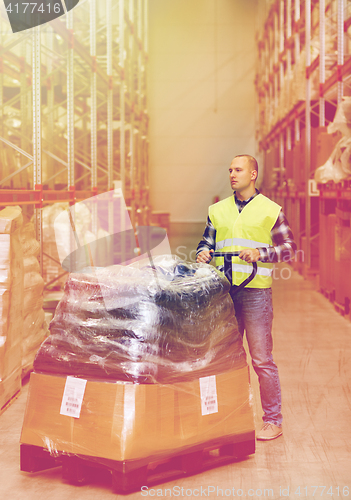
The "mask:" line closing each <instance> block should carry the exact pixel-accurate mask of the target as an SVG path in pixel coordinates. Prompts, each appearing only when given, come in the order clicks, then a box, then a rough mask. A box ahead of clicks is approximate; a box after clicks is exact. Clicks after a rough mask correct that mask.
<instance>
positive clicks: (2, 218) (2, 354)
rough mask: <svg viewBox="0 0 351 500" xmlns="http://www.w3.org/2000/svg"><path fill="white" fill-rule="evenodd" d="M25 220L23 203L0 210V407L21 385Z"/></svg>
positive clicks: (3, 405)
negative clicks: (22, 244) (22, 234)
mask: <svg viewBox="0 0 351 500" xmlns="http://www.w3.org/2000/svg"><path fill="white" fill-rule="evenodd" d="M22 222H23V217H22V210H21V208H20V207H7V208H5V209H4V210H1V211H0V411H1V410H2V408H4V407H5V406H6V404H7V403H8V402H9V401H10V400H11V399H12V397H13V396H14V394H16V392H18V391H19V390H20V388H21V341H22V329H23V253H22V246H21V242H20V230H21V226H22Z"/></svg>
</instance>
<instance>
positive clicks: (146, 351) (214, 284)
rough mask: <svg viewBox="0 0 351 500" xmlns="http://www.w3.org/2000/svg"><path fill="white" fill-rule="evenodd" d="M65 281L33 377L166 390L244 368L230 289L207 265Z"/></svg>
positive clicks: (94, 272) (139, 268)
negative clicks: (164, 386)
mask: <svg viewBox="0 0 351 500" xmlns="http://www.w3.org/2000/svg"><path fill="white" fill-rule="evenodd" d="M89 271H90V272H89V273H88V272H87V273H85V274H84V273H80V274H71V275H70V277H69V279H68V280H67V283H66V286H65V290H64V296H63V298H62V300H61V301H60V303H59V304H58V307H57V309H56V313H55V316H54V319H53V320H52V321H51V324H50V333H51V334H50V336H49V337H48V339H46V340H45V342H44V343H43V344H42V346H41V348H40V350H39V352H38V354H37V357H36V359H35V362H34V369H35V370H36V371H39V372H47V373H60V374H63V375H76V376H79V377H84V378H93V379H108V380H122V381H131V382H135V383H142V384H144V383H147V384H150V383H162V384H169V383H173V382H178V381H186V380H192V379H195V378H199V377H203V376H208V375H212V374H217V373H221V372H224V371H227V370H230V369H233V368H238V369H239V368H241V367H243V366H245V365H246V355H245V351H244V349H243V345H242V339H241V336H240V334H239V332H238V328H237V323H236V319H235V315H234V307H233V303H232V300H231V298H230V296H229V293H228V292H229V289H230V285H229V282H228V281H227V279H226V278H225V277H224V275H223V274H222V273H221V272H219V271H218V270H217V269H215V268H214V267H212V266H209V265H207V264H192V263H187V262H182V261H180V260H179V259H178V258H176V257H170V256H164V257H163V256H161V257H157V258H155V259H154V261H153V262H152V265H150V262H149V261H146V262H145V261H143V262H142V263H140V262H139V263H137V264H135V265H132V266H125V267H123V266H112V267H109V268H105V269H90V270H89Z"/></svg>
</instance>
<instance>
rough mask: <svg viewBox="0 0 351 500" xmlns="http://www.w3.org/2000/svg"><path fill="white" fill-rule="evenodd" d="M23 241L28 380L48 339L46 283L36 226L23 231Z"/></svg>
mask: <svg viewBox="0 0 351 500" xmlns="http://www.w3.org/2000/svg"><path fill="white" fill-rule="evenodd" d="M20 238H21V243H22V249H23V263H24V269H23V271H24V280H23V282H24V292H23V334H22V376H24V375H26V373H28V372H29V371H30V370H31V369H32V366H33V361H34V357H35V355H36V352H37V350H38V348H39V346H40V344H41V343H42V341H43V340H44V339H45V337H46V336H47V325H46V321H45V313H44V310H43V289H44V280H43V278H42V277H41V274H40V267H39V262H38V259H37V256H38V255H39V249H40V245H39V242H38V241H37V240H36V238H35V231H34V225H33V223H31V222H28V223H27V224H25V225H24V226H23V227H22V229H21V235H20Z"/></svg>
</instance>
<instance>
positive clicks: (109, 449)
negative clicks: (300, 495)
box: [20, 252, 257, 493]
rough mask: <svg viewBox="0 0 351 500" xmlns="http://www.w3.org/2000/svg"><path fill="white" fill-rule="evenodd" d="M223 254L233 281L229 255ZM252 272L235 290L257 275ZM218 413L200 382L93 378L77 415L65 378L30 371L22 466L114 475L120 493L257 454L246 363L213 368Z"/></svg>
mask: <svg viewBox="0 0 351 500" xmlns="http://www.w3.org/2000/svg"><path fill="white" fill-rule="evenodd" d="M239 253H240V252H231V253H223V252H215V253H214V255H213V256H214V257H224V273H225V276H226V277H227V278H228V279H229V280H230V283H231V273H232V257H233V256H238V255H239ZM252 266H253V270H252V273H251V275H250V276H249V277H248V278H247V279H246V280H245V281H244V282H243V283H241V284H240V285H239V286H238V287H236V289H235V292H234V293H237V292H238V291H239V290H241V289H242V288H243V287H244V286H246V285H247V284H248V283H249V282H250V281H251V280H252V279H253V278H254V277H255V275H256V273H257V264H256V263H253V264H252ZM213 375H214V377H215V379H216V387H217V394H216V397H218V411H217V412H215V413H212V414H207V415H203V414H201V411H200V408H201V397H200V390H199V380H193V381H188V382H180V383H175V384H169V385H158V384H133V383H131V382H121V381H115V382H111V381H99V380H88V381H87V384H86V390H85V394H84V400H83V403H82V409H81V415H80V418H74V417H68V416H65V415H61V414H60V404H61V401H62V395H63V392H64V388H65V382H66V377H65V376H63V375H62V376H59V375H57V374H55V375H51V374H43V373H36V372H34V373H32V374H31V379H30V387H29V395H28V401H27V407H26V412H25V417H24V424H23V429H22V435H21V445H20V469H21V471H26V472H38V471H42V470H46V469H50V468H53V467H58V466H62V476H63V479H64V480H65V481H67V482H69V483H71V484H75V485H82V484H86V483H87V482H88V481H89V479H91V478H92V477H94V473H96V471H99V470H100V471H101V470H103V471H107V472H108V473H110V474H111V475H112V485H113V488H114V490H115V491H116V492H120V493H129V492H130V491H136V490H140V488H141V487H142V486H146V485H149V484H155V483H156V484H157V483H162V482H164V481H166V480H169V479H170V478H174V477H179V476H184V475H191V474H195V473H198V472H201V471H203V470H206V469H208V468H212V467H216V466H219V465H222V464H223V463H228V462H230V461H233V460H241V459H243V458H245V457H247V456H248V455H251V454H253V453H254V452H255V430H254V422H253V411H252V406H251V403H250V387H249V374H248V366H247V365H246V366H245V367H243V368H240V369H236V370H232V371H230V372H225V373H220V374H213Z"/></svg>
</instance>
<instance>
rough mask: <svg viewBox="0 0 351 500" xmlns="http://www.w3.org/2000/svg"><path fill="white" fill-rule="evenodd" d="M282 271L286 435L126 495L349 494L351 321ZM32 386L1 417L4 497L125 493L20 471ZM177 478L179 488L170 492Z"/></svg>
mask: <svg viewBox="0 0 351 500" xmlns="http://www.w3.org/2000/svg"><path fill="white" fill-rule="evenodd" d="M175 243H176V242H174V241H173V242H172V250H173V251H174V249H175V248H176V247H175ZM188 243H189V244H190V243H191V242H190V241H189V242H188V241H187V244H188ZM192 243H193V246H192V248H194V246H195V247H196V242H195V241H193V242H192ZM189 248H190V247H189ZM290 274H291V276H290ZM289 276H290V277H289ZM276 277H279V279H276V280H275V281H274V287H273V290H274V311H275V320H274V359H275V361H276V363H277V365H278V367H279V371H280V379H281V385H282V393H283V414H284V423H283V429H284V434H283V436H282V437H279V438H278V439H276V440H274V441H270V442H257V447H256V453H255V454H254V455H251V456H250V457H248V458H247V459H245V460H243V461H240V462H234V463H231V464H229V465H225V466H222V467H219V468H216V469H212V470H207V471H205V472H203V473H201V474H198V475H195V476H191V477H187V478H181V479H175V480H172V481H169V482H167V483H165V484H162V485H158V486H152V487H151V488H152V490H151V489H150V490H148V491H147V492H146V491H144V492H143V495H142V493H141V492H137V493H133V494H130V495H127V496H126V498H131V499H139V498H141V497H142V496H152V494H154V496H157V497H162V496H164V497H165V496H168V497H170V494H171V493H172V496H176V494H177V492H178V494H179V496H180V497H182V496H183V497H188V498H195V497H196V496H201V494H202V497H207V498H221V497H230V496H235V497H238V496H246V497H251V498H260V497H265V498H272V499H273V498H274V499H278V498H284V497H288V498H292V499H294V498H296V499H301V498H312V497H315V498H324V499H326V498H328V499H333V498H334V499H336V498H338V499H340V498H343V497H347V495H348V492H349V489H350V488H351V472H350V451H351V426H350V409H351V383H350V380H351V364H350V359H351V342H350V338H351V323H350V322H349V321H347V320H346V319H344V318H343V317H342V316H340V315H339V314H337V313H336V312H335V311H334V308H333V306H332V305H331V304H330V303H329V302H328V301H327V299H325V298H324V297H323V296H322V295H321V294H320V293H318V292H316V291H314V289H313V286H312V284H311V283H310V282H307V281H304V280H303V278H302V277H301V276H299V275H298V274H297V273H295V272H291V270H290V268H288V267H286V266H285V267H280V266H279V267H278V269H277V272H276ZM287 278H288V279H287ZM251 375H252V385H253V391H254V408H255V421H256V425H257V428H259V427H260V425H261V421H260V418H261V414H262V411H261V407H260V402H259V397H258V384H257V380H256V375H255V374H254V373H252V374H251ZM27 394H28V383H27V384H26V385H25V386H24V387H23V390H22V392H21V394H20V396H19V397H18V399H17V400H16V401H14V402H13V404H12V405H11V406H10V407H9V408H8V409H7V410H6V411H5V412H4V413H3V414H2V415H1V416H0V499H1V500H5V499H6V500H7V499H8V500H37V499H38V498H41V499H43V500H46V499H50V500H62V499H66V498H70V500H76V499H84V500H92V499H94V500H96V499H99V500H100V499H102V500H105V499H109V498H111V499H115V498H117V497H119V496H117V495H116V494H114V493H113V492H112V489H111V484H110V482H109V481H108V479H106V480H103V479H100V480H96V481H95V482H93V484H90V485H86V486H82V487H76V486H71V485H69V484H66V483H64V482H62V479H61V469H60V468H56V469H52V470H49V471H45V472H38V473H34V474H30V473H24V472H20V470H19V439H20V433H21V427H22V422H23V415H24V411H25V405H26V399H27ZM174 486H178V487H179V488H175V489H174V490H172V488H173V487H174ZM201 487H202V491H201ZM212 487H213V488H212ZM217 487H218V491H217ZM324 487H325V488H324ZM166 488H167V491H166ZM181 488H184V489H183V490H181ZM233 488H234V491H233ZM170 490H171V491H170ZM229 490H230V491H229ZM265 490H266V491H265ZM120 497H122V496H120Z"/></svg>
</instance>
